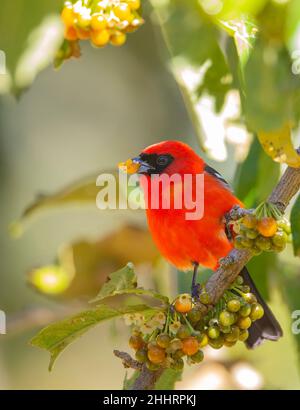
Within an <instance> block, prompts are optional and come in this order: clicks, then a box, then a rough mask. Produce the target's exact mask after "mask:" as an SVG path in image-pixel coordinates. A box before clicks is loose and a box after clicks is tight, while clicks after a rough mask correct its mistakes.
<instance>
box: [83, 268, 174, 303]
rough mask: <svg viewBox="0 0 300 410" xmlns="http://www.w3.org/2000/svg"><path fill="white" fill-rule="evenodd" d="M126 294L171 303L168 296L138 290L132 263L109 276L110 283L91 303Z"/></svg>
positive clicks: (107, 283)
mask: <svg viewBox="0 0 300 410" xmlns="http://www.w3.org/2000/svg"><path fill="white" fill-rule="evenodd" d="M126 294H127V295H128V294H134V295H137V296H150V297H152V298H155V299H158V300H160V301H163V302H164V303H167V304H168V303H169V299H168V298H167V297H166V296H163V295H160V294H159V293H157V292H155V291H153V290H146V289H143V288H137V277H136V274H135V272H134V269H133V265H132V263H128V264H127V265H126V266H125V267H124V268H122V269H120V270H118V271H117V272H114V273H112V274H111V275H109V277H108V281H107V282H106V283H105V284H104V285H103V286H102V288H101V290H100V292H99V293H98V295H97V296H96V297H95V298H94V299H93V300H91V303H95V302H99V301H101V300H103V299H105V298H107V297H112V296H117V295H126Z"/></svg>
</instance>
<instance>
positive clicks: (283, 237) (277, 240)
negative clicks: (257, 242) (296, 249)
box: [272, 231, 288, 248]
mask: <svg viewBox="0 0 300 410" xmlns="http://www.w3.org/2000/svg"><path fill="white" fill-rule="evenodd" d="M287 240H288V236H287V234H286V232H284V231H277V232H276V233H275V235H274V236H273V238H272V242H273V244H274V245H275V246H278V247H279V248H280V247H285V245H286V243H287Z"/></svg>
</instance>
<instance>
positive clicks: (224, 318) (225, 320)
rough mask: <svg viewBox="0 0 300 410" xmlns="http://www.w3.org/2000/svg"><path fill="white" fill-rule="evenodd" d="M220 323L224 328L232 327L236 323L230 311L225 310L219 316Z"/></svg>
mask: <svg viewBox="0 0 300 410" xmlns="http://www.w3.org/2000/svg"><path fill="white" fill-rule="evenodd" d="M219 321H220V323H221V325H223V326H230V325H232V324H233V323H234V322H235V316H234V314H233V313H232V312H228V310H223V311H222V312H221V313H220V315H219Z"/></svg>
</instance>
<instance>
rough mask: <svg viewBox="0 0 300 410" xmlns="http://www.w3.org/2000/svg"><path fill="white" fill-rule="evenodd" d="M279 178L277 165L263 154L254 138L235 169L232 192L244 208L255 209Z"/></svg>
mask: <svg viewBox="0 0 300 410" xmlns="http://www.w3.org/2000/svg"><path fill="white" fill-rule="evenodd" d="M279 176H280V167H279V164H277V163H276V162H274V161H273V160H272V159H271V158H270V157H269V156H268V155H266V154H265V153H264V151H263V149H262V148H261V146H260V144H259V142H258V140H257V139H256V138H255V139H254V140H253V142H252V144H251V147H250V150H249V153H248V155H247V158H246V159H245V161H244V162H243V163H242V164H240V165H239V167H238V169H237V172H236V175H235V179H234V188H235V189H234V191H235V193H236V196H237V197H238V198H239V199H241V200H242V201H243V202H244V204H245V205H246V207H248V208H251V207H255V206H257V205H258V204H259V203H260V202H261V201H263V200H265V199H266V198H267V196H268V195H269V194H270V193H271V190H272V189H273V187H274V185H275V184H276V183H277V181H278V179H279Z"/></svg>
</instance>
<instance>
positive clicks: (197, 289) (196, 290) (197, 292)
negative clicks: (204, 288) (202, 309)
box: [191, 283, 201, 299]
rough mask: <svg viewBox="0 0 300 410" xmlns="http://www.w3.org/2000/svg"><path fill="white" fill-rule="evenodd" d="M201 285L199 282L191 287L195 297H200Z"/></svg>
mask: <svg viewBox="0 0 300 410" xmlns="http://www.w3.org/2000/svg"><path fill="white" fill-rule="evenodd" d="M200 289H201V285H200V284H199V283H194V284H193V285H192V288H191V295H192V298H193V299H199V295H200Z"/></svg>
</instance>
